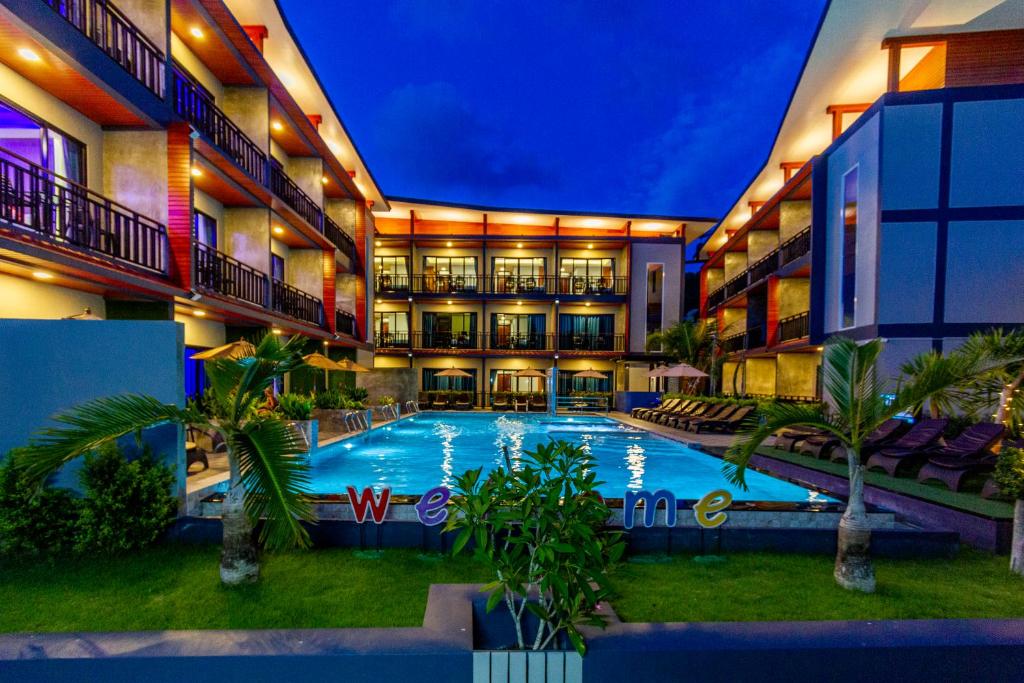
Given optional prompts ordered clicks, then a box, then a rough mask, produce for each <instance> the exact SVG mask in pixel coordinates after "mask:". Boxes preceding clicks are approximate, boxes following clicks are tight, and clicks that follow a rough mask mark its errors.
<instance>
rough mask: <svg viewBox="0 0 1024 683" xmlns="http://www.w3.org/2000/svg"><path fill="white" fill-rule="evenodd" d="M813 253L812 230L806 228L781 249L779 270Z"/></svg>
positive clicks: (783, 244)
mask: <svg viewBox="0 0 1024 683" xmlns="http://www.w3.org/2000/svg"><path fill="white" fill-rule="evenodd" d="M810 251H811V229H810V228H804V229H803V230H802V231H800V232H798V233H797V234H795V235H793V236H792V237H790V238H789V239H788V240H786V241H785V242H783V243H782V246H780V247H779V268H781V267H782V266H784V265H786V264H787V263H792V262H793V261H795V260H797V259H798V258H800V257H801V256H803V255H805V254H807V253H809V252H810Z"/></svg>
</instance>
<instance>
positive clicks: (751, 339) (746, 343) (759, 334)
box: [721, 325, 765, 353]
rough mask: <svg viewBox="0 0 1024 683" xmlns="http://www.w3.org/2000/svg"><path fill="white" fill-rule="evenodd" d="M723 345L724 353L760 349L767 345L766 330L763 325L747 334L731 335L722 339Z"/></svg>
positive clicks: (753, 328)
mask: <svg viewBox="0 0 1024 683" xmlns="http://www.w3.org/2000/svg"><path fill="white" fill-rule="evenodd" d="M721 345H722V351H724V352H725V353H735V352H737V351H746V350H748V349H757V348H760V347H762V346H764V345H765V328H764V326H763V325H758V326H757V327H751V328H750V329H748V330H746V331H745V332H740V333H738V334H733V335H730V336H728V337H725V338H723V339H722V341H721Z"/></svg>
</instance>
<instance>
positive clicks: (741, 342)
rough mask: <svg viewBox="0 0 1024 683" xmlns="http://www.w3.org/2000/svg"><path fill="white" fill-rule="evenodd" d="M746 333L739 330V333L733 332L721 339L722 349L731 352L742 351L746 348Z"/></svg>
mask: <svg viewBox="0 0 1024 683" xmlns="http://www.w3.org/2000/svg"><path fill="white" fill-rule="evenodd" d="M746 343H747V333H746V332H740V333H739V334H733V335H730V336H728V337H725V338H724V339H722V342H721V344H722V351H724V352H725V353H733V352H735V351H742V350H743V349H744V348H746Z"/></svg>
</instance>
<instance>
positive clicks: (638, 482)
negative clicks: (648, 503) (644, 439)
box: [626, 442, 647, 491]
mask: <svg viewBox="0 0 1024 683" xmlns="http://www.w3.org/2000/svg"><path fill="white" fill-rule="evenodd" d="M646 463H647V451H645V450H644V447H643V446H641V445H640V444H639V443H636V442H634V443H631V444H629V445H628V446H626V469H627V470H629V482H628V483H627V484H626V488H628V489H630V490H633V491H639V490H640V489H642V488H643V487H644V469H645V468H644V465H645V464H646Z"/></svg>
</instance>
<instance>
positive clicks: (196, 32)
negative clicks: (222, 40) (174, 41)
mask: <svg viewBox="0 0 1024 683" xmlns="http://www.w3.org/2000/svg"><path fill="white" fill-rule="evenodd" d="M188 32H189V33H191V34H192V36H193V37H195V38H202V37H203V29H201V28H199V27H198V26H193V27H192V28H190V29H189V30H188Z"/></svg>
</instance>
